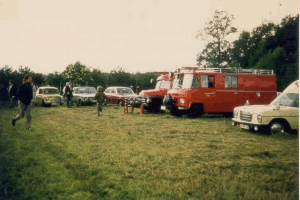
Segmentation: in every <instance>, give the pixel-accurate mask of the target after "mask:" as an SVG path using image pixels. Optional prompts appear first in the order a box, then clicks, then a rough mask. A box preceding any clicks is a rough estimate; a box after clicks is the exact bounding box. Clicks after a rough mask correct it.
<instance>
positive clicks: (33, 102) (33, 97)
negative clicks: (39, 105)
mask: <svg viewBox="0 0 300 200" xmlns="http://www.w3.org/2000/svg"><path fill="white" fill-rule="evenodd" d="M31 86H32V106H34V105H35V96H36V91H37V89H38V88H37V86H36V85H35V84H34V82H32V83H31Z"/></svg>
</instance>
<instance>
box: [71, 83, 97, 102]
mask: <svg viewBox="0 0 300 200" xmlns="http://www.w3.org/2000/svg"><path fill="white" fill-rule="evenodd" d="M96 93H97V90H96V88H94V87H74V88H73V97H72V101H71V103H75V104H77V105H80V106H81V105H83V104H95V103H97V101H96V100H95V99H94V97H95V95H96Z"/></svg>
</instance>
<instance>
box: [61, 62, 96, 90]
mask: <svg viewBox="0 0 300 200" xmlns="http://www.w3.org/2000/svg"><path fill="white" fill-rule="evenodd" d="M62 74H63V75H64V77H65V79H66V80H68V81H71V82H73V84H74V86H86V85H89V84H90V83H91V79H90V75H91V70H90V68H89V67H87V66H85V65H82V64H81V63H80V62H79V61H78V62H76V63H75V64H74V65H72V64H70V65H68V66H67V67H66V69H65V71H63V73H62Z"/></svg>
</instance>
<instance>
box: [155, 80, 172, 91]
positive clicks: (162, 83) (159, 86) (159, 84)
mask: <svg viewBox="0 0 300 200" xmlns="http://www.w3.org/2000/svg"><path fill="white" fill-rule="evenodd" d="M170 85H171V81H166V80H159V81H157V83H156V85H155V89H169V88H170Z"/></svg>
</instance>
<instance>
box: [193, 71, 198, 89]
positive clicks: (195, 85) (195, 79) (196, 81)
mask: <svg viewBox="0 0 300 200" xmlns="http://www.w3.org/2000/svg"><path fill="white" fill-rule="evenodd" d="M192 88H198V74H194V77H193V83H192Z"/></svg>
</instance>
